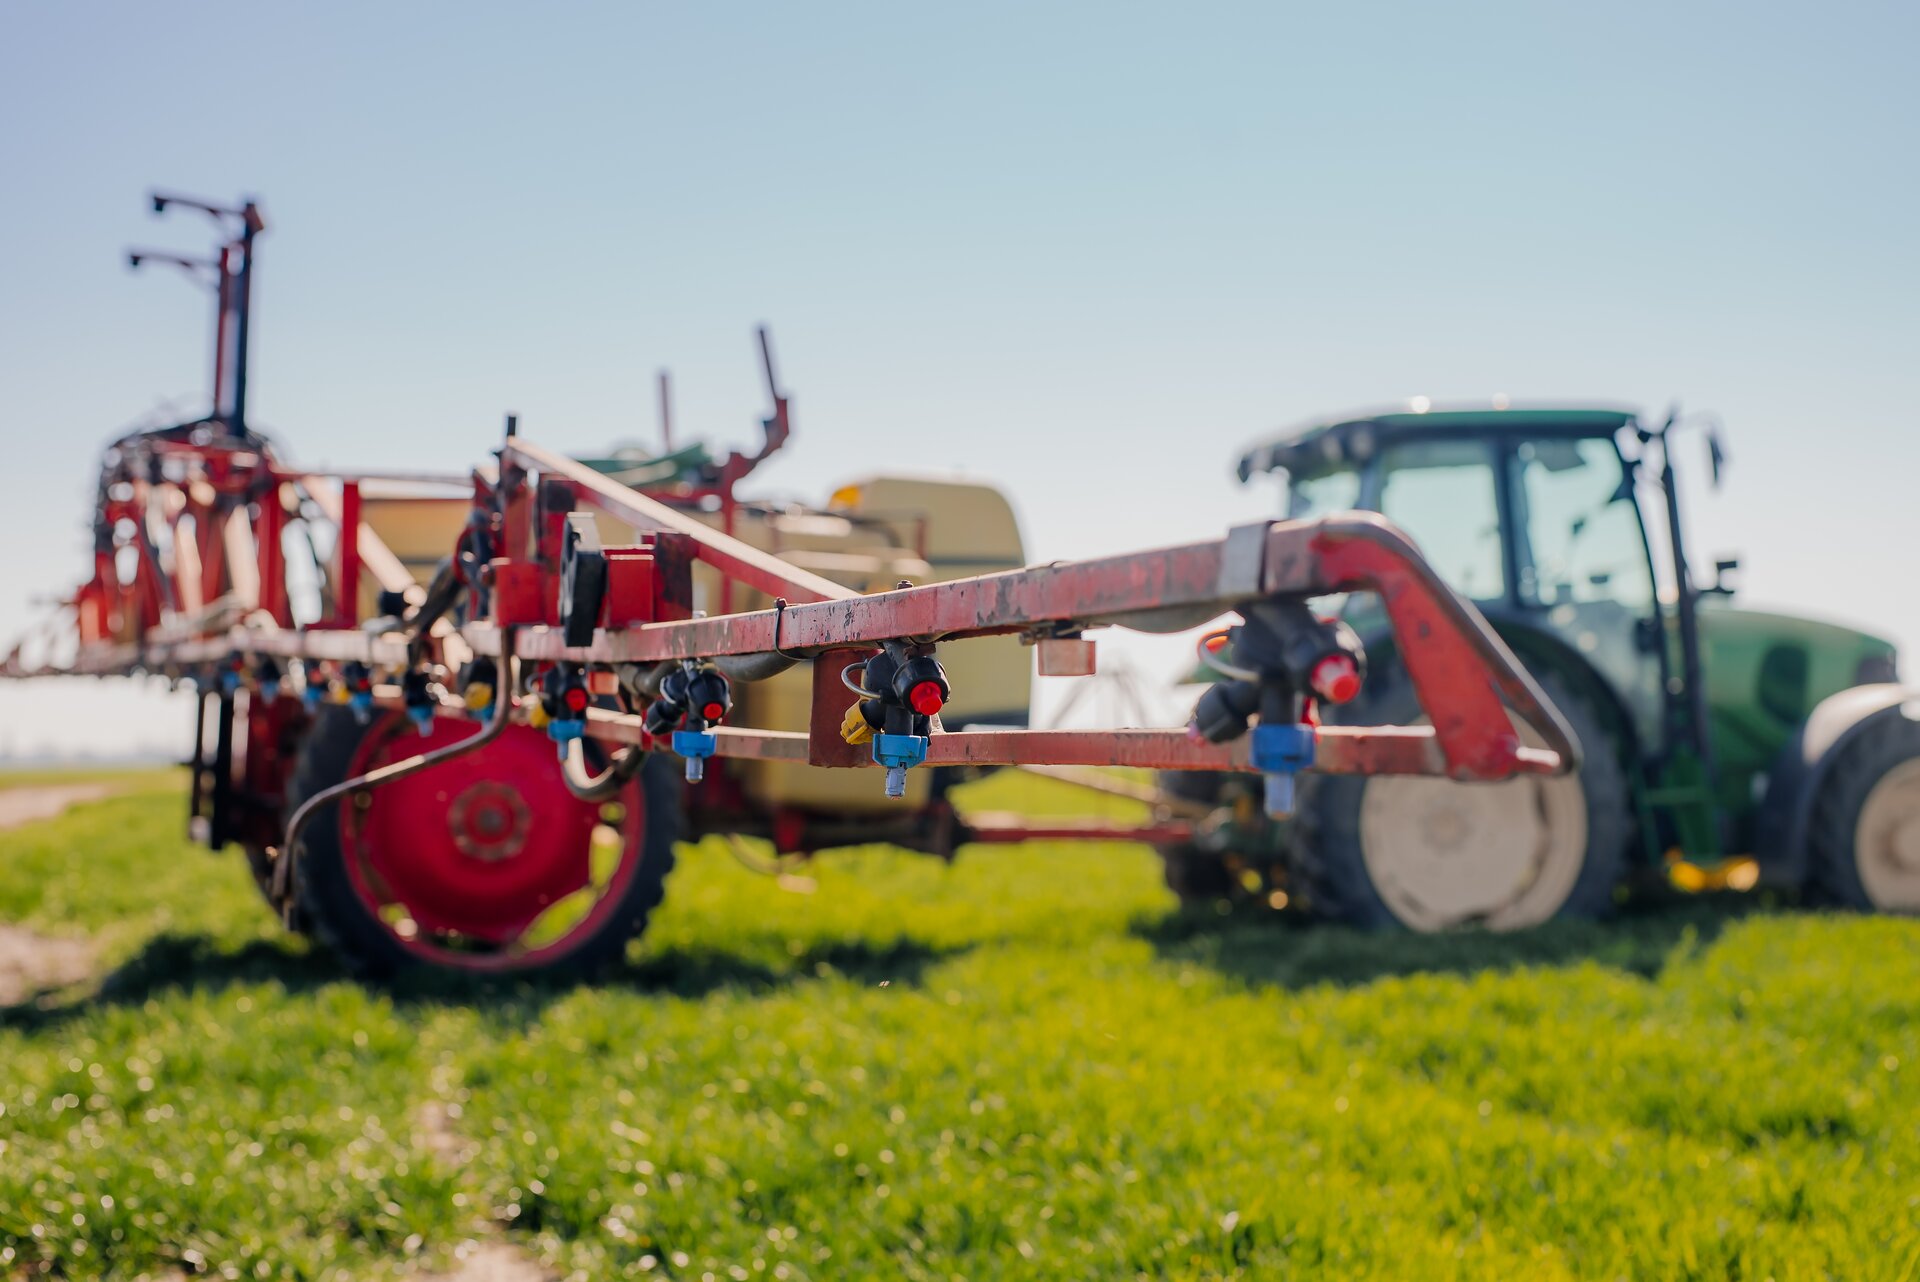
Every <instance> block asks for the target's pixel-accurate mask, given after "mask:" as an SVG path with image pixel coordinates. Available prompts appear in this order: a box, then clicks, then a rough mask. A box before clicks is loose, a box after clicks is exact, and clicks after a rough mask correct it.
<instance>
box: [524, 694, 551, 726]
mask: <svg viewBox="0 0 1920 1282" xmlns="http://www.w3.org/2000/svg"><path fill="white" fill-rule="evenodd" d="M551 720H553V718H552V717H549V716H548V715H547V702H546V700H544V699H529V700H527V724H528V725H530V726H532V727H533V728H534V729H535V730H545V729H546V728H547V722H549V721H551Z"/></svg>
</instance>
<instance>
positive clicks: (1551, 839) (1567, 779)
mask: <svg viewBox="0 0 1920 1282" xmlns="http://www.w3.org/2000/svg"><path fill="white" fill-rule="evenodd" d="M1516 728H1517V729H1519V730H1520V734H1521V738H1522V739H1523V740H1524V741H1526V742H1528V743H1529V744H1530V745H1531V746H1535V747H1538V746H1540V745H1539V741H1538V736H1537V735H1535V734H1534V733H1533V732H1532V730H1531V728H1530V727H1526V726H1522V725H1518V723H1516ZM1360 850H1361V858H1362V859H1363V861H1364V862H1365V864H1366V869H1367V875H1368V877H1369V878H1371V879H1372V881H1373V886H1374V889H1375V890H1376V891H1377V892H1378V893H1379V895H1380V898H1381V900H1382V901H1383V902H1385V904H1386V905H1387V908H1388V910H1389V911H1390V912H1392V913H1393V915H1394V916H1395V917H1396V918H1397V919H1399V921H1400V922H1402V923H1403V924H1404V925H1406V926H1408V927H1410V928H1412V929H1414V930H1444V929H1446V928H1447V927H1449V926H1460V925H1466V924H1469V923H1477V924H1479V925H1483V926H1486V927H1488V928H1489V929H1493V930H1517V929H1520V928H1522V927H1525V926H1534V925H1538V924H1539V923H1541V922H1544V921H1546V920H1548V919H1549V918H1551V917H1552V916H1553V915H1554V914H1555V913H1556V912H1558V911H1559V910H1560V907H1561V905H1563V904H1564V903H1566V901H1567V896H1568V895H1570V894H1572V893H1573V888H1574V885H1575V884H1576V883H1577V882H1578V881H1579V879H1580V870H1581V868H1582V866H1583V865H1584V864H1585V862H1586V855H1587V800H1586V793H1585V791H1584V790H1583V789H1582V788H1581V786H1580V780H1579V777H1578V776H1577V775H1567V776H1564V777H1562V778H1557V779H1541V778H1537V777H1523V778H1519V779H1511V780H1508V781H1506V782H1504V783H1456V782H1454V781H1453V780H1450V779H1427V778H1401V777H1396V776H1388V775H1381V776H1377V777H1375V778H1372V779H1369V780H1368V781H1367V783H1366V788H1365V790H1364V791H1363V792H1362V794H1361V801H1360Z"/></svg>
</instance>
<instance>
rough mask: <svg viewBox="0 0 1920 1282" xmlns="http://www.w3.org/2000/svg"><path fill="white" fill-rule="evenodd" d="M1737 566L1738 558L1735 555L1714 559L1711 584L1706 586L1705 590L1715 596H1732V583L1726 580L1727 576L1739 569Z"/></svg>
mask: <svg viewBox="0 0 1920 1282" xmlns="http://www.w3.org/2000/svg"><path fill="white" fill-rule="evenodd" d="M1739 568H1740V558H1739V557H1737V556H1730V557H1725V558H1723V559H1721V560H1718V561H1715V562H1714V563H1713V586H1712V587H1710V588H1708V589H1707V591H1708V592H1711V593H1713V594H1714V595H1716V596H1732V595H1733V585H1732V584H1731V583H1728V582H1727V576H1728V575H1729V574H1733V573H1734V572H1736V571H1737V570H1739Z"/></svg>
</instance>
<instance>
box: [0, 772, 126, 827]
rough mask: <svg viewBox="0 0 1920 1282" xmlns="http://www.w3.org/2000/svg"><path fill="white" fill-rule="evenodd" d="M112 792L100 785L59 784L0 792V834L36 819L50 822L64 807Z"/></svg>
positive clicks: (2, 789) (0, 790)
mask: <svg viewBox="0 0 1920 1282" xmlns="http://www.w3.org/2000/svg"><path fill="white" fill-rule="evenodd" d="M112 791H113V788H112V787H111V786H110V785H108V784H104V783H73V784H60V785H56V786H55V787H52V788H33V787H25V788H0V832H4V831H5V830H6V829H8V828H17V827H19V826H20V825H21V824H25V823H32V822H34V821H35V820H36V819H52V818H53V817H54V816H55V815H58V814H59V813H60V812H61V811H63V810H65V809H66V808H67V807H68V806H77V805H79V804H80V803H81V802H83V801H98V800H100V798H102V797H104V796H106V795H107V794H108V793H110V792H112Z"/></svg>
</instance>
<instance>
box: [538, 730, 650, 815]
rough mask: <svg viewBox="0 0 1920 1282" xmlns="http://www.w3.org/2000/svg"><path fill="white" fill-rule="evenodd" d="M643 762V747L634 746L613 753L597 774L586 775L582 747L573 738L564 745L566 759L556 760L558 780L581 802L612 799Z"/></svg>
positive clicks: (628, 781)
mask: <svg viewBox="0 0 1920 1282" xmlns="http://www.w3.org/2000/svg"><path fill="white" fill-rule="evenodd" d="M646 764H647V750H646V749H645V748H642V747H639V746H637V745H636V746H634V747H631V748H624V749H622V750H621V751H619V752H616V753H614V754H613V759H612V760H611V761H609V762H608V763H607V768H606V769H605V770H602V771H601V772H600V773H599V774H597V775H596V774H589V773H588V771H587V753H586V749H585V748H584V747H583V746H582V743H581V741H580V740H579V739H575V740H573V741H572V742H570V743H568V744H567V756H566V759H565V760H564V761H562V762H561V763H560V779H561V782H563V783H565V784H566V785H567V791H568V792H570V793H572V794H573V795H574V796H575V797H577V798H579V799H580V800H581V801H587V802H599V801H612V800H613V799H614V798H615V797H617V796H619V795H620V791H621V789H623V788H625V787H626V786H627V785H628V784H630V783H632V782H633V780H634V776H636V775H638V774H639V773H640V768H641V767H642V766H644V765H646Z"/></svg>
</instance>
